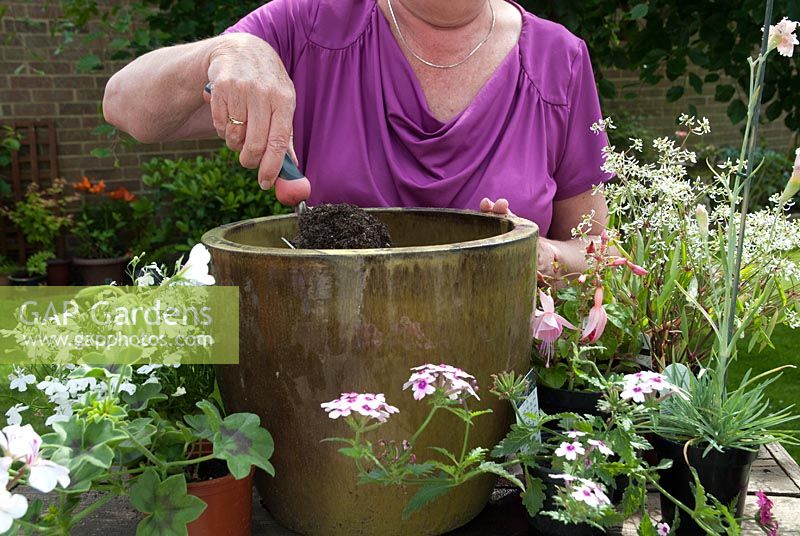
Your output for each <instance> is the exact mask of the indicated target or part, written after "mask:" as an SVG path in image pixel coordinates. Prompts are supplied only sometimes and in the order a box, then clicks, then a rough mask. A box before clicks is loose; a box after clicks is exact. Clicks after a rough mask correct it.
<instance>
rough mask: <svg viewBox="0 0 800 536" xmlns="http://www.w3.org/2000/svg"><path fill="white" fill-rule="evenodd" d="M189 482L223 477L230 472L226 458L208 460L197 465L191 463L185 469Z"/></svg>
mask: <svg viewBox="0 0 800 536" xmlns="http://www.w3.org/2000/svg"><path fill="white" fill-rule="evenodd" d="M184 472H185V473H186V480H187V481H188V482H203V481H204V480H213V479H215V478H222V477H223V476H227V475H228V474H229V471H228V464H227V463H225V461H224V460H217V459H213V460H206V461H204V462H200V463H199V464H197V465H189V466H187V467H186V469H185V470H184Z"/></svg>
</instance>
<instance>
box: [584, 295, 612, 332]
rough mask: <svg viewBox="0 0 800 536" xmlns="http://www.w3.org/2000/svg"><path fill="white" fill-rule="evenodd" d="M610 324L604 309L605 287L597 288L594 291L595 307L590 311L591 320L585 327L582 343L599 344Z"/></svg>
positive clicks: (589, 319) (588, 320) (587, 320)
mask: <svg viewBox="0 0 800 536" xmlns="http://www.w3.org/2000/svg"><path fill="white" fill-rule="evenodd" d="M607 322H608V314H606V310H605V307H603V287H597V288H596V289H595V291H594V305H593V306H592V308H591V309H590V310H589V318H587V319H586V324H585V325H584V326H583V333H582V334H581V341H584V342H587V341H588V342H597V341H598V340H599V339H600V337H602V336H603V331H604V330H605V329H606V323H607Z"/></svg>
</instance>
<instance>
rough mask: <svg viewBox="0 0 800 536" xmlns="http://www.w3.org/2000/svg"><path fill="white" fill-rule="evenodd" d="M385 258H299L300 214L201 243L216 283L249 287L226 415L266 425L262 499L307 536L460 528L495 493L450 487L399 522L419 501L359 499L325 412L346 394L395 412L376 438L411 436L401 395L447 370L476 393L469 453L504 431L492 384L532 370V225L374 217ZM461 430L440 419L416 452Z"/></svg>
mask: <svg viewBox="0 0 800 536" xmlns="http://www.w3.org/2000/svg"><path fill="white" fill-rule="evenodd" d="M371 212H372V213H373V214H374V215H375V216H377V217H378V218H379V219H380V220H382V221H383V222H384V223H385V224H386V225H387V226H388V227H389V231H390V233H391V236H392V240H393V243H394V246H395V247H393V248H391V249H365V250H292V249H289V248H288V247H287V246H286V245H285V243H284V242H283V241H282V240H281V238H282V237H285V238H292V237H294V236H295V234H296V232H297V219H296V217H295V216H293V215H291V216H277V217H268V218H259V219H254V220H248V221H243V222H238V223H232V224H228V225H225V226H222V227H219V228H217V229H214V230H212V231H209V232H208V233H206V234H205V236H203V243H205V245H206V246H207V247H208V248H209V250H210V251H211V256H212V262H213V273H214V275H215V277H216V278H217V284H219V285H235V286H238V287H239V288H240V293H241V294H240V296H241V297H240V309H239V314H240V364H239V365H236V366H232V365H229V366H218V367H217V375H218V379H219V384H220V388H221V391H222V395H223V398H224V400H225V405H226V409H227V410H228V411H229V412H238V411H250V412H254V413H256V414H258V415H259V416H260V417H261V419H262V423H263V424H264V425H265V426H266V427H267V428H268V429H269V430H270V432H271V433H272V435H273V437H274V439H275V454H274V456H273V458H272V463H273V464H274V466H275V470H276V475H275V477H274V478H271V477H269V476H267V475H265V474H263V473H261V474H258V475H257V478H256V482H257V487H258V490H259V492H260V494H261V497H262V498H263V500H264V503H265V504H266V506H267V507H268V508H269V510H270V512H271V513H272V515H273V516H274V517H275V518H276V519H277V521H278V522H279V523H280V524H282V525H284V526H286V527H288V528H290V529H292V530H294V531H297V532H299V533H302V534H307V535H346V536H355V535H369V536H374V535H395V534H396V535H407V534H415V535H425V534H441V533H444V532H447V531H449V530H452V529H455V528H457V527H459V526H461V525H463V524H465V523H467V522H468V521H470V520H471V519H472V518H473V517H475V516H476V515H477V514H478V513H479V512H480V511H481V510H482V509H483V507H484V506H485V505H486V503H487V501H488V499H489V495H490V493H491V488H492V485H493V481H492V479H490V478H488V477H487V478H485V479H480V480H476V481H474V482H471V483H469V484H466V485H463V486H461V487H458V488H456V489H455V490H453V491H452V492H450V493H448V494H447V495H445V496H443V497H442V498H440V499H439V500H437V501H436V502H435V503H433V504H431V505H429V506H427V507H425V508H424V509H422V510H420V511H418V512H417V513H415V514H413V515H412V516H411V517H410V518H409V519H408V520H403V519H402V516H401V512H402V510H403V508H404V506H405V504H406V503H407V501H408V499H409V498H410V497H411V496H412V495H413V494H414V492H415V489H414V488H407V489H401V488H398V487H382V486H379V485H361V486H359V485H357V484H356V481H357V472H356V469H355V466H354V463H353V461H352V460H351V459H349V458H345V457H343V456H342V455H341V454H339V453H338V452H337V449H338V448H339V447H340V445H336V444H334V443H321V441H322V440H323V439H324V438H326V437H334V436H349V435H350V430H349V427H348V426H347V425H346V424H345V423H344V422H343V421H342V420H332V419H329V418H328V417H327V415H326V414H325V412H324V411H323V410H322V409H321V408H320V403H322V402H327V401H330V400H333V399H334V398H337V397H338V396H339V395H340V394H341V393H343V392H352V391H355V392H371V393H385V395H386V400H387V401H388V402H389V403H390V404H392V405H395V406H397V407H398V408H400V413H399V414H396V415H393V416H392V417H391V418H390V419H389V421H388V422H387V424H385V425H384V426H382V427H381V428H379V429H378V430H377V431H375V432H373V433H372V434H373V435H372V436H371V438H370V439H371V440H372V441H373V443H377V441H378V440H379V439H386V440H396V441H398V442H399V441H401V440H402V439H403V438H409V437H410V436H411V435H412V434H413V432H414V431H415V430H416V429H417V427H418V426H419V424H420V423H421V422H422V420H423V419H424V417H425V415H426V414H427V410H428V406H427V404H426V403H425V401H422V402H416V401H414V399H413V398H412V393H411V392H410V391H403V390H402V385H403V383H404V382H405V381H406V380H407V379H408V377H409V375H410V371H409V369H410V368H411V367H414V366H417V365H422V364H425V363H437V364H438V363H447V364H451V365H455V366H458V367H460V368H462V369H464V370H466V371H467V372H469V373H471V374H473V375H474V376H475V377H476V378H477V380H478V383H479V386H480V388H481V391H480V392H479V394H480V395H481V400H480V402H476V404H474V405H472V408H473V409H478V408H479V409H484V408H491V409H492V410H493V411H494V415H487V416H482V417H480V418H478V419H477V421H476V426H475V428H474V429H473V430H472V432H471V434H470V440H471V441H470V444H471V446H479V445H480V446H484V447H489V448H491V447H492V446H493V445H495V444H496V443H497V441H499V440H500V439H501V438H502V437H503V436H504V434H505V432H506V431H507V428H508V425H509V424H510V422H511V419H512V415H511V412H510V410H509V408H508V407H507V404H505V403H502V402H500V401H498V400H497V398H496V397H495V396H494V395H492V394H490V393H489V388H490V387H491V375H492V374H494V373H497V372H500V371H504V370H512V369H513V370H516V371H520V372H523V371H526V370H527V367H528V361H529V356H530V333H529V321H530V316H531V309H532V301H533V295H534V291H535V284H536V280H535V266H536V241H537V237H538V228H537V227H536V225H535V224H534V223H531V222H529V221H527V220H523V219H520V218H515V217H502V216H494V215H484V214H479V213H475V212H466V211H456V210H438V209H374V210H371ZM462 434H463V425H462V424H461V422H460V421H458V420H457V419H456V418H455V417H454V416H452V415H450V414H437V416H436V417H435V418H434V421H433V422H432V425H431V426H429V427H428V428H427V429H426V431H425V432H424V433H423V435H422V436H421V438H420V442H419V443H418V445H417V447H416V454H417V456H418V458H420V459H427V458H430V457H431V456H432V455H434V453H433V451H431V450H430V449H428V448H427V447H428V446H443V447H446V448H448V449H449V450H450V451H452V452H459V451H460V449H461V442H462V441H463V435H462Z"/></svg>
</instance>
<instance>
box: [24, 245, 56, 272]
mask: <svg viewBox="0 0 800 536" xmlns="http://www.w3.org/2000/svg"><path fill="white" fill-rule="evenodd" d="M55 256H56V255H55V253H53V252H52V251H50V250H43V251H37V252H36V253H34V254H33V255H31V256H30V257H28V260H27V261H26V262H25V271H27V272H28V275H44V274H46V273H47V261H49V260H50V259H54V258H55Z"/></svg>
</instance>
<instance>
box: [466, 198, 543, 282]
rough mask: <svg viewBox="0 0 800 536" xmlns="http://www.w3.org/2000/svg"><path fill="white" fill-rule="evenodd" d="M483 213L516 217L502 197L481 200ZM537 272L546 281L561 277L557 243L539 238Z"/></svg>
mask: <svg viewBox="0 0 800 536" xmlns="http://www.w3.org/2000/svg"><path fill="white" fill-rule="evenodd" d="M481 212H484V213H486V214H499V215H501V216H506V215H510V216H513V215H514V213H513V212H511V211H510V210H509V208H508V200H507V199H503V198H502V197H501V198H500V199H498V200H497V201H492V200H491V199H489V198H488V197H484V198H483V199H481ZM536 270H537V271H538V272H539V277H540V278H543V279H545V280H550V281H552V280H553V279H557V278H558V277H559V274H558V244H557V243H555V242H553V241H552V240H548V239H547V238H541V237H540V238H539V244H538V259H537V266H536Z"/></svg>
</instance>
